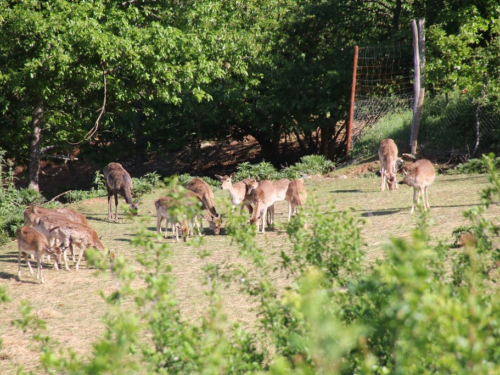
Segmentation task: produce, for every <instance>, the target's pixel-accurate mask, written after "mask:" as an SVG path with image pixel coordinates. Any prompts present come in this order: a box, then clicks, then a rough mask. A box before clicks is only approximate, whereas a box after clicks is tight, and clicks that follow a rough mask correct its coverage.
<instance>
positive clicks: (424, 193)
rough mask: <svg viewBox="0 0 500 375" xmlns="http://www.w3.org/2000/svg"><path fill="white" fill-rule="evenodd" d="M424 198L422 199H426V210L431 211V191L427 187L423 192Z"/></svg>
mask: <svg viewBox="0 0 500 375" xmlns="http://www.w3.org/2000/svg"><path fill="white" fill-rule="evenodd" d="M422 196H423V198H422V199H424V205H425V208H426V209H430V208H431V206H430V204H429V191H428V190H427V186H426V187H425V188H424V191H423V193H422Z"/></svg>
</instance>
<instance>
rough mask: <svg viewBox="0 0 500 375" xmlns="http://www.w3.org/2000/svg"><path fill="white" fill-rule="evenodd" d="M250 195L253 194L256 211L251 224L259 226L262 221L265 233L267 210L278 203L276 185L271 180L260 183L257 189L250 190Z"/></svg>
mask: <svg viewBox="0 0 500 375" xmlns="http://www.w3.org/2000/svg"><path fill="white" fill-rule="evenodd" d="M248 193H249V194H253V203H254V209H253V214H252V217H251V218H250V220H249V222H250V224H258V222H259V221H261V225H262V227H261V231H262V233H265V216H266V213H267V209H268V208H269V207H270V206H272V205H273V204H274V202H276V200H277V199H278V194H277V192H276V188H275V186H274V183H273V182H272V181H269V180H263V181H260V182H259V184H258V186H257V188H254V187H253V186H252V187H250V188H249V191H248Z"/></svg>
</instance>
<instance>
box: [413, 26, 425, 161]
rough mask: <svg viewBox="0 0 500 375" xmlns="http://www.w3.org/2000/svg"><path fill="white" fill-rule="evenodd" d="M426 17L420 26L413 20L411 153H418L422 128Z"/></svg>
mask: <svg viewBox="0 0 500 375" xmlns="http://www.w3.org/2000/svg"><path fill="white" fill-rule="evenodd" d="M424 23H425V20H424V19H419V20H418V28H417V23H416V22H415V20H412V21H411V28H412V31H413V53H414V58H413V65H414V68H415V82H414V84H413V89H414V102H413V124H412V127H411V138H410V149H411V151H410V152H411V154H412V155H416V153H417V144H418V132H419V130H420V119H421V117H422V106H423V104H424V94H425V87H424V78H423V74H422V71H423V69H424V66H425V36H424Z"/></svg>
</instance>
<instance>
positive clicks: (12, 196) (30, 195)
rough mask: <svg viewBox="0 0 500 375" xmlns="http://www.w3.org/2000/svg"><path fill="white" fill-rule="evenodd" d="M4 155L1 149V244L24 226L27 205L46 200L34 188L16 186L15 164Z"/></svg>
mask: <svg viewBox="0 0 500 375" xmlns="http://www.w3.org/2000/svg"><path fill="white" fill-rule="evenodd" d="M4 155H5V151H3V150H1V149H0V244H2V243H5V242H7V241H8V240H9V239H10V238H12V237H14V236H15V234H16V231H17V228H19V227H20V226H22V223H23V222H24V215H23V214H24V209H25V208H26V206H29V205H33V204H39V203H42V202H43V201H44V199H43V197H42V196H41V195H40V193H39V192H37V191H35V190H33V189H18V188H16V186H15V184H14V180H15V177H14V170H13V164H12V162H11V161H9V160H5V159H4Z"/></svg>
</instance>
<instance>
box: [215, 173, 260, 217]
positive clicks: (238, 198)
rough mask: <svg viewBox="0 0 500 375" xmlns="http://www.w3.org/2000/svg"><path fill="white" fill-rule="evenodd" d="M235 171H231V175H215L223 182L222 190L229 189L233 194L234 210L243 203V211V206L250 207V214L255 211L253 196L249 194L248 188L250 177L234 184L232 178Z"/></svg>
mask: <svg viewBox="0 0 500 375" xmlns="http://www.w3.org/2000/svg"><path fill="white" fill-rule="evenodd" d="M234 176H235V173H231V175H230V176H219V175H218V174H216V175H215V177H217V178H218V179H219V180H220V181H221V182H222V190H227V191H229V194H230V195H231V203H232V204H233V210H234V208H235V207H236V206H238V205H241V210H240V212H241V211H243V207H246V208H247V209H248V212H249V213H250V215H251V214H252V212H253V207H252V196H250V195H248V194H247V188H246V185H245V182H249V181H250V179H248V178H246V179H244V180H243V181H240V182H237V183H235V184H233V182H232V180H233V179H234Z"/></svg>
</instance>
